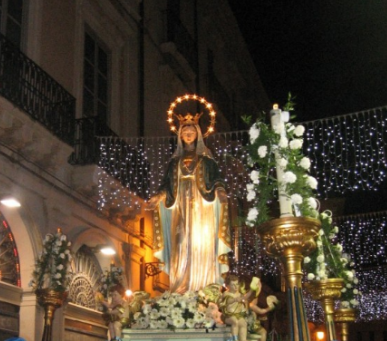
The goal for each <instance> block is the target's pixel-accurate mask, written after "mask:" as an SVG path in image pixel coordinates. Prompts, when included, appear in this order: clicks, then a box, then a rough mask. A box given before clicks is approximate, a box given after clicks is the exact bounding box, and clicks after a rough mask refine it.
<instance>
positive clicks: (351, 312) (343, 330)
mask: <svg viewBox="0 0 387 341" xmlns="http://www.w3.org/2000/svg"><path fill="white" fill-rule="evenodd" d="M356 315H357V311H356V310H355V309H353V308H340V309H337V310H336V311H335V314H334V320H335V322H336V323H337V324H338V325H339V327H340V334H341V341H349V324H350V323H352V322H354V321H355V320H356Z"/></svg>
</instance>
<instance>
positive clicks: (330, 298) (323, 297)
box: [305, 278, 344, 341]
mask: <svg viewBox="0 0 387 341" xmlns="http://www.w3.org/2000/svg"><path fill="white" fill-rule="evenodd" d="M343 286H344V280H343V279H342V278H328V279H324V280H320V281H311V282H308V283H305V287H306V289H307V290H308V291H309V292H310V294H311V295H312V297H313V299H315V300H317V301H320V302H321V305H322V307H323V309H324V314H325V326H326V330H327V333H328V341H331V340H332V341H333V340H337V338H336V330H335V325H334V320H333V316H334V313H335V307H334V305H335V300H337V299H338V298H340V296H341V289H342V288H343Z"/></svg>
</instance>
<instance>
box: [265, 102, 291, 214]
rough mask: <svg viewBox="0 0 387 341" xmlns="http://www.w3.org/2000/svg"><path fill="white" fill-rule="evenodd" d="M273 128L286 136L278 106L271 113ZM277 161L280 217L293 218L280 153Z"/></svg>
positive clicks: (276, 157)
mask: <svg viewBox="0 0 387 341" xmlns="http://www.w3.org/2000/svg"><path fill="white" fill-rule="evenodd" d="M270 117H271V126H272V128H273V130H275V131H277V132H279V133H280V134H281V136H286V129H285V122H284V119H283V117H282V113H281V109H279V108H278V104H274V105H273V110H271V111H270ZM274 155H275V159H276V173H277V181H278V201H279V205H280V217H292V216H293V211H292V202H291V200H290V197H289V195H288V194H287V193H286V191H285V186H286V184H285V183H284V181H283V176H284V167H282V166H280V164H279V159H280V155H279V153H278V151H275V152H274Z"/></svg>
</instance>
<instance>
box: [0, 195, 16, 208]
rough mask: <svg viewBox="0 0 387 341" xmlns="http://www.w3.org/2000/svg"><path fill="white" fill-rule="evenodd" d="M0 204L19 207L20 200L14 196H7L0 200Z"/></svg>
mask: <svg viewBox="0 0 387 341" xmlns="http://www.w3.org/2000/svg"><path fill="white" fill-rule="evenodd" d="M0 202H1V204H2V205H4V206H7V207H20V206H21V204H20V202H19V201H18V200H17V199H15V198H14V197H11V196H7V197H4V198H2V199H1V200H0Z"/></svg>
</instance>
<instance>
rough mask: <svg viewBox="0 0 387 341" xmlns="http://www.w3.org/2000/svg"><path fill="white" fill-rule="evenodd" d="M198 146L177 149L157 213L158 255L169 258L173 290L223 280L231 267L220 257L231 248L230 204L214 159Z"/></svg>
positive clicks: (162, 189) (161, 188)
mask: <svg viewBox="0 0 387 341" xmlns="http://www.w3.org/2000/svg"><path fill="white" fill-rule="evenodd" d="M201 153H202V154H201V155H199V154H197V150H194V151H185V150H181V152H180V153H175V155H174V157H173V158H172V159H171V161H170V162H169V165H168V168H167V172H166V175H165V177H164V180H163V182H162V184H161V186H160V188H159V191H160V192H164V193H165V194H166V197H165V201H162V202H161V203H160V205H159V209H158V210H156V211H155V217H154V219H155V221H154V227H155V233H154V235H155V248H156V252H155V256H156V257H157V258H158V259H160V261H162V262H164V263H165V265H164V271H165V272H167V273H168V274H169V279H170V290H171V291H172V292H178V293H184V292H186V291H196V290H199V289H201V288H203V287H205V286H206V285H207V284H211V283H222V282H223V280H222V277H221V275H222V273H224V272H226V271H227V269H228V267H227V265H225V264H221V263H220V262H219V256H220V255H224V254H227V253H228V252H229V251H231V247H230V241H231V236H230V228H229V216H228V204H227V203H221V202H220V200H219V198H218V196H217V190H224V183H223V180H222V179H221V177H220V174H219V169H218V166H217V164H216V162H215V161H214V159H213V158H212V157H211V156H210V155H208V153H206V152H203V149H201Z"/></svg>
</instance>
